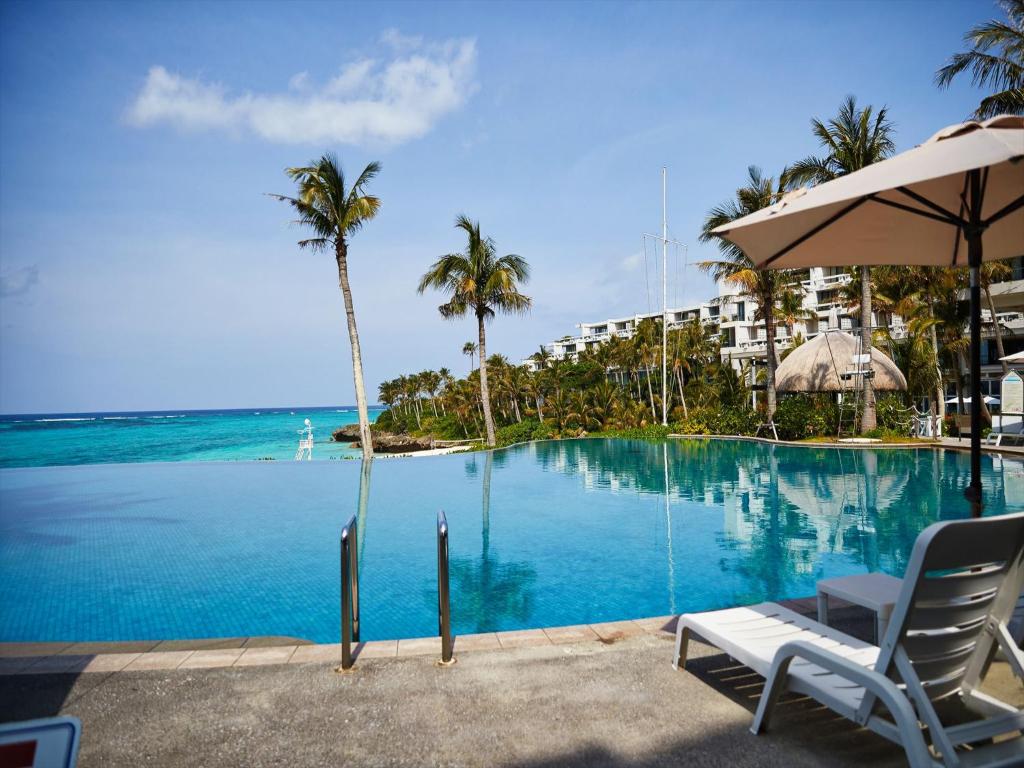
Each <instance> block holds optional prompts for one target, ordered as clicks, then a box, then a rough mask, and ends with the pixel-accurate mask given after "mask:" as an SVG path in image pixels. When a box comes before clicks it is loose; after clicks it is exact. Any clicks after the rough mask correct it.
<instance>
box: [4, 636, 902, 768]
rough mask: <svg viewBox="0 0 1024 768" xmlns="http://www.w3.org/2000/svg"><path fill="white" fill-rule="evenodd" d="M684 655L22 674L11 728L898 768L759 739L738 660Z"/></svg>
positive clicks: (536, 761)
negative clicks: (690, 662) (688, 663)
mask: <svg viewBox="0 0 1024 768" xmlns="http://www.w3.org/2000/svg"><path fill="white" fill-rule="evenodd" d="M670 657H671V639H670V637H669V636H668V635H665V636H664V637H655V636H650V635H640V636H636V637H632V638H628V639H624V640H622V641H620V642H618V643H614V644H612V645H605V644H603V643H600V642H589V643H577V644H570V645H560V646H555V645H546V646H534V647H522V648H518V649H514V650H511V651H480V652H476V653H464V654H462V655H460V657H459V659H458V662H457V663H456V664H455V665H454V666H453V667H451V668H447V669H444V668H440V667H438V666H436V665H435V663H434V661H433V657H430V656H421V657H412V658H405V659H403V658H391V659H372V660H363V661H361V662H360V663H358V664H357V667H356V671H355V672H353V673H351V674H344V675H341V674H337V673H335V672H333V671H332V666H331V665H330V664H324V663H308V664H282V665H273V666H262V667H253V668H248V669H240V668H224V669H177V670H173V671H166V672H121V673H116V674H109V675H101V674H84V675H79V676H74V675H66V674H65V675H19V676H10V677H4V678H0V702H2V703H0V719H10V718H12V717H19V718H21V717H36V716H45V715H52V714H57V713H58V712H60V713H62V714H72V715H76V716H78V717H79V718H81V719H82V722H83V739H82V747H81V754H80V765H81V766H83V768H88V766H138V765H154V766H178V765H228V766H231V765H247V766H269V765H296V766H298V765H327V764H334V765H352V766H355V765H375V766H376V765H395V766H423V765H452V766H491V765H504V766H534V767H535V768H541V767H542V766H552V767H553V766H562V765H578V766H584V765H586V766H602V765H603V766H626V765H634V766H654V765H659V764H666V763H678V764H680V765H687V766H702V765H704V766H718V765H721V766H755V765H756V766H762V765H773V764H774V765H780V766H781V765H787V766H811V765H825V764H830V765H843V764H847V765H858V764H864V763H865V762H866V761H870V762H872V763H876V764H878V765H879V766H881V765H886V764H891V765H899V764H900V761H901V758H900V753H899V752H897V751H896V750H893V749H892V748H891V747H889V746H888V745H887V744H886V743H884V742H883V741H881V740H880V739H877V738H875V737H874V736H871V735H865V734H861V733H858V732H856V731H854V730H853V729H851V728H848V727H845V726H836V725H835V724H834V723H832V722H831V718H830V717H828V716H823V715H821V714H815V715H813V716H812V720H810V721H807V720H806V719H805V718H806V717H807V715H806V714H803V715H800V716H798V717H795V718H793V717H787V718H785V719H784V720H783V719H780V721H779V725H778V728H777V731H776V733H775V734H773V735H770V736H767V737H762V738H755V737H754V736H751V735H750V734H749V733H747V732H746V728H747V727H748V726H749V724H750V718H751V713H750V706H751V705H750V699H749V697H750V695H751V690H749V689H746V688H745V687H744V684H737V680H735V679H730V678H731V677H732V675H733V674H734V672H735V669H734V668H733V667H732V665H731V664H729V662H728V660H727V659H725V658H724V657H722V656H717V657H715V658H713V659H708V660H707V662H705V663H702V664H701V665H700V669H701V672H700V676H695V675H693V674H689V673H678V672H675V671H674V670H672V668H671V667H670V665H669V660H670ZM745 677H746V676H742V677H741V678H740V680H743V679H745ZM748 682H749V681H748ZM723 685H724V686H727V688H725V690H726V691H727V693H725V694H723V693H720V692H719V690H717V688H718V687H721V686H723ZM738 702H742V704H741V703H738ZM835 738H838V739H839V741H838V744H839V745H840V746H841V747H842V749H841V751H840V752H837V751H836V742H834V741H833V739H835ZM837 754H842V755H844V757H843V759H842V760H837V758H836V755H837ZM844 761H845V762H844Z"/></svg>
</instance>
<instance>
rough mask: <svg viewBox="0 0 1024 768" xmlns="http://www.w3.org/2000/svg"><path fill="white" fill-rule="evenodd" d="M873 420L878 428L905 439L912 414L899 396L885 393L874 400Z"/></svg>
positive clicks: (908, 431)
mask: <svg viewBox="0 0 1024 768" xmlns="http://www.w3.org/2000/svg"><path fill="white" fill-rule="evenodd" d="M875 419H876V420H877V423H878V426H879V427H882V428H883V429H886V430H889V431H890V432H899V433H900V434H901V435H903V436H904V437H906V436H907V435H909V434H910V426H911V422H912V420H913V413H912V411H911V410H910V408H909V406H907V405H905V404H904V403H903V399H902V398H901V397H900V396H899V395H897V394H895V393H886V394H884V395H879V397H878V398H877V399H876V400H875Z"/></svg>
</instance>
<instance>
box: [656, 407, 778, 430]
mask: <svg viewBox="0 0 1024 768" xmlns="http://www.w3.org/2000/svg"><path fill="white" fill-rule="evenodd" d="M760 422H761V419H760V417H759V416H758V414H757V412H756V411H754V409H753V408H750V407H747V406H733V407H722V408H691V409H690V412H689V415H688V416H686V417H684V418H683V419H682V420H681V421H679V422H677V423H676V424H675V425H674V428H675V431H677V432H681V433H682V434H684V435H752V434H754V431H755V430H756V429H757V425H758V424H759V423H760Z"/></svg>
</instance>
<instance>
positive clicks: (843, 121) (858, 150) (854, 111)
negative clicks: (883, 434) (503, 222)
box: [785, 96, 896, 432]
mask: <svg viewBox="0 0 1024 768" xmlns="http://www.w3.org/2000/svg"><path fill="white" fill-rule="evenodd" d="M887 114H888V113H887V110H886V108H885V107H882V108H881V109H879V110H878V112H877V113H876V112H875V111H874V109H873V108H872V107H871V106H870V105H869V106H867V107H864V108H863V109H858V108H857V99H856V98H855V97H853V96H847V97H846V100H845V101H844V102H843V103H842V105H841V106H840V107H839V114H838V115H836V116H835V117H834V118H832V119H831V120H829V121H828V123H827V124H826V123H823V122H822V121H821V120H818V119H817V118H815V119H813V120H811V131H812V132H813V133H814V135H815V137H816V138H817V139H818V142H819V143H820V144H821V146H822V148H824V149H825V151H826V152H827V154H826V155H825V156H824V157H813V156H812V157H807V158H804V159H803V160H800V161H798V162H796V163H794V164H793V165H792V166H791V167H790V169H789V173H788V174H787V175H786V179H785V183H786V184H787V185H798V184H808V183H810V184H822V183H824V182H826V181H831V180H832V179H837V178H839V177H840V176H845V175H846V174H848V173H853V172H854V171H859V170H860V169H862V168H866V167H867V166H869V165H871V164H872V163H877V162H878V161H879V160H884V159H885V158H886V157H888V156H889V155H891V154H892V153H893V150H895V148H896V145H895V143H894V142H893V139H892V133H893V126H892V123H891V122H890V121H889V120H888V119H887ZM860 283H861V301H860V333H861V354H864V355H868V358H867V359H868V361H870V360H871V357H870V356H871V272H870V269H869V268H868V267H867V266H866V265H865V266H862V267H861V268H860ZM870 365H871V363H870V362H869V363H868V366H869V367H870ZM861 379H862V386H863V387H864V410H863V413H862V415H861V421H860V427H861V430H862V431H864V432H867V431H868V430H872V429H874V428H875V426H876V424H877V420H876V418H875V394H874V389H873V388H872V387H871V378H870V377H869V376H862V377H861Z"/></svg>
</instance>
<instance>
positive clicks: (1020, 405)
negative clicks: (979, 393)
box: [999, 371, 1024, 415]
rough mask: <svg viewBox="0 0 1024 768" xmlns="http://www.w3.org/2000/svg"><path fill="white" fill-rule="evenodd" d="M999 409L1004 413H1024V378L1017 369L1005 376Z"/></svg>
mask: <svg viewBox="0 0 1024 768" xmlns="http://www.w3.org/2000/svg"><path fill="white" fill-rule="evenodd" d="M999 411H1000V413H1004V414H1014V415H1020V414H1024V379H1021V377H1020V374H1019V373H1017V372H1016V371H1010V372H1009V373H1008V374H1006V375H1005V376H1003V383H1002V389H1001V390H1000V394H999Z"/></svg>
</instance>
